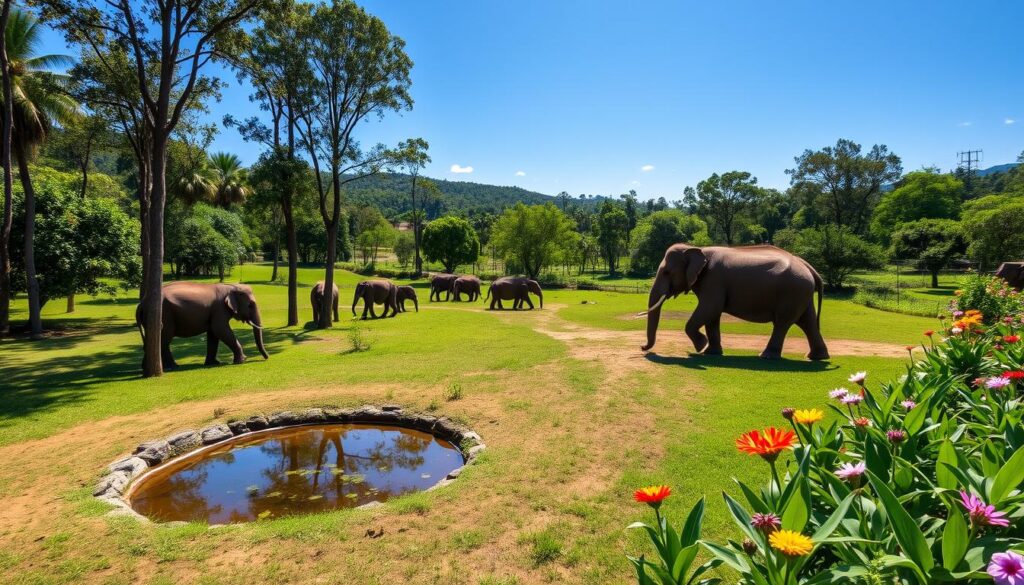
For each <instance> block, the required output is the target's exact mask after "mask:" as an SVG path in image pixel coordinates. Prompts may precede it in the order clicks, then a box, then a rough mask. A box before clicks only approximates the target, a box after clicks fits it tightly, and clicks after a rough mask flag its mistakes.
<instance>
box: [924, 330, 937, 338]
mask: <svg viewBox="0 0 1024 585" xmlns="http://www.w3.org/2000/svg"><path fill="white" fill-rule="evenodd" d="M924 334H925V337H931V336H932V335H935V332H934V331H932V330H931V329H929V330H928V331H925V332H924Z"/></svg>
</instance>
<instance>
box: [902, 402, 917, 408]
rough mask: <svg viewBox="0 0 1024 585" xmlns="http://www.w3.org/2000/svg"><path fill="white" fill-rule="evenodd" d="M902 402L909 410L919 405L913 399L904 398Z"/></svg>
mask: <svg viewBox="0 0 1024 585" xmlns="http://www.w3.org/2000/svg"><path fill="white" fill-rule="evenodd" d="M900 404H902V405H903V408H906V409H907V410H910V409H912V408H914V407H915V406H917V403H916V402H914V401H913V400H904V401H903V402H901V403H900Z"/></svg>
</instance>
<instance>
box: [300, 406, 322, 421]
mask: <svg viewBox="0 0 1024 585" xmlns="http://www.w3.org/2000/svg"><path fill="white" fill-rule="evenodd" d="M298 420H299V422H300V423H322V422H325V421H326V420H327V416H326V415H325V414H324V410H323V409H322V408H310V409H307V410H304V411H303V412H302V413H300V414H299V415H298Z"/></svg>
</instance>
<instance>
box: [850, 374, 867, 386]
mask: <svg viewBox="0 0 1024 585" xmlns="http://www.w3.org/2000/svg"><path fill="white" fill-rule="evenodd" d="M867 379H868V373H867V372H857V373H856V374H851V375H850V383H851V384H857V385H858V386H863V385H864V380H867Z"/></svg>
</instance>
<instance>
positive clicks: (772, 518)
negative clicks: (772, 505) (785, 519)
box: [750, 512, 782, 534]
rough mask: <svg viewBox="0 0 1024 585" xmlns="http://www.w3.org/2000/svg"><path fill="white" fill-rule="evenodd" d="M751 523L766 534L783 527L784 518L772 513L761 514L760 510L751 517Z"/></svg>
mask: <svg viewBox="0 0 1024 585" xmlns="http://www.w3.org/2000/svg"><path fill="white" fill-rule="evenodd" d="M750 525H751V526H753V527H754V528H757V529H758V530H760V531H761V532H764V533H765V534H771V533H772V532H775V531H776V530H778V529H779V528H781V527H782V519H781V518H779V517H778V516H776V515H775V514H772V513H771V512H769V513H767V514H761V513H760V512H758V513H756V514H754V515H753V516H751V517H750Z"/></svg>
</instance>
